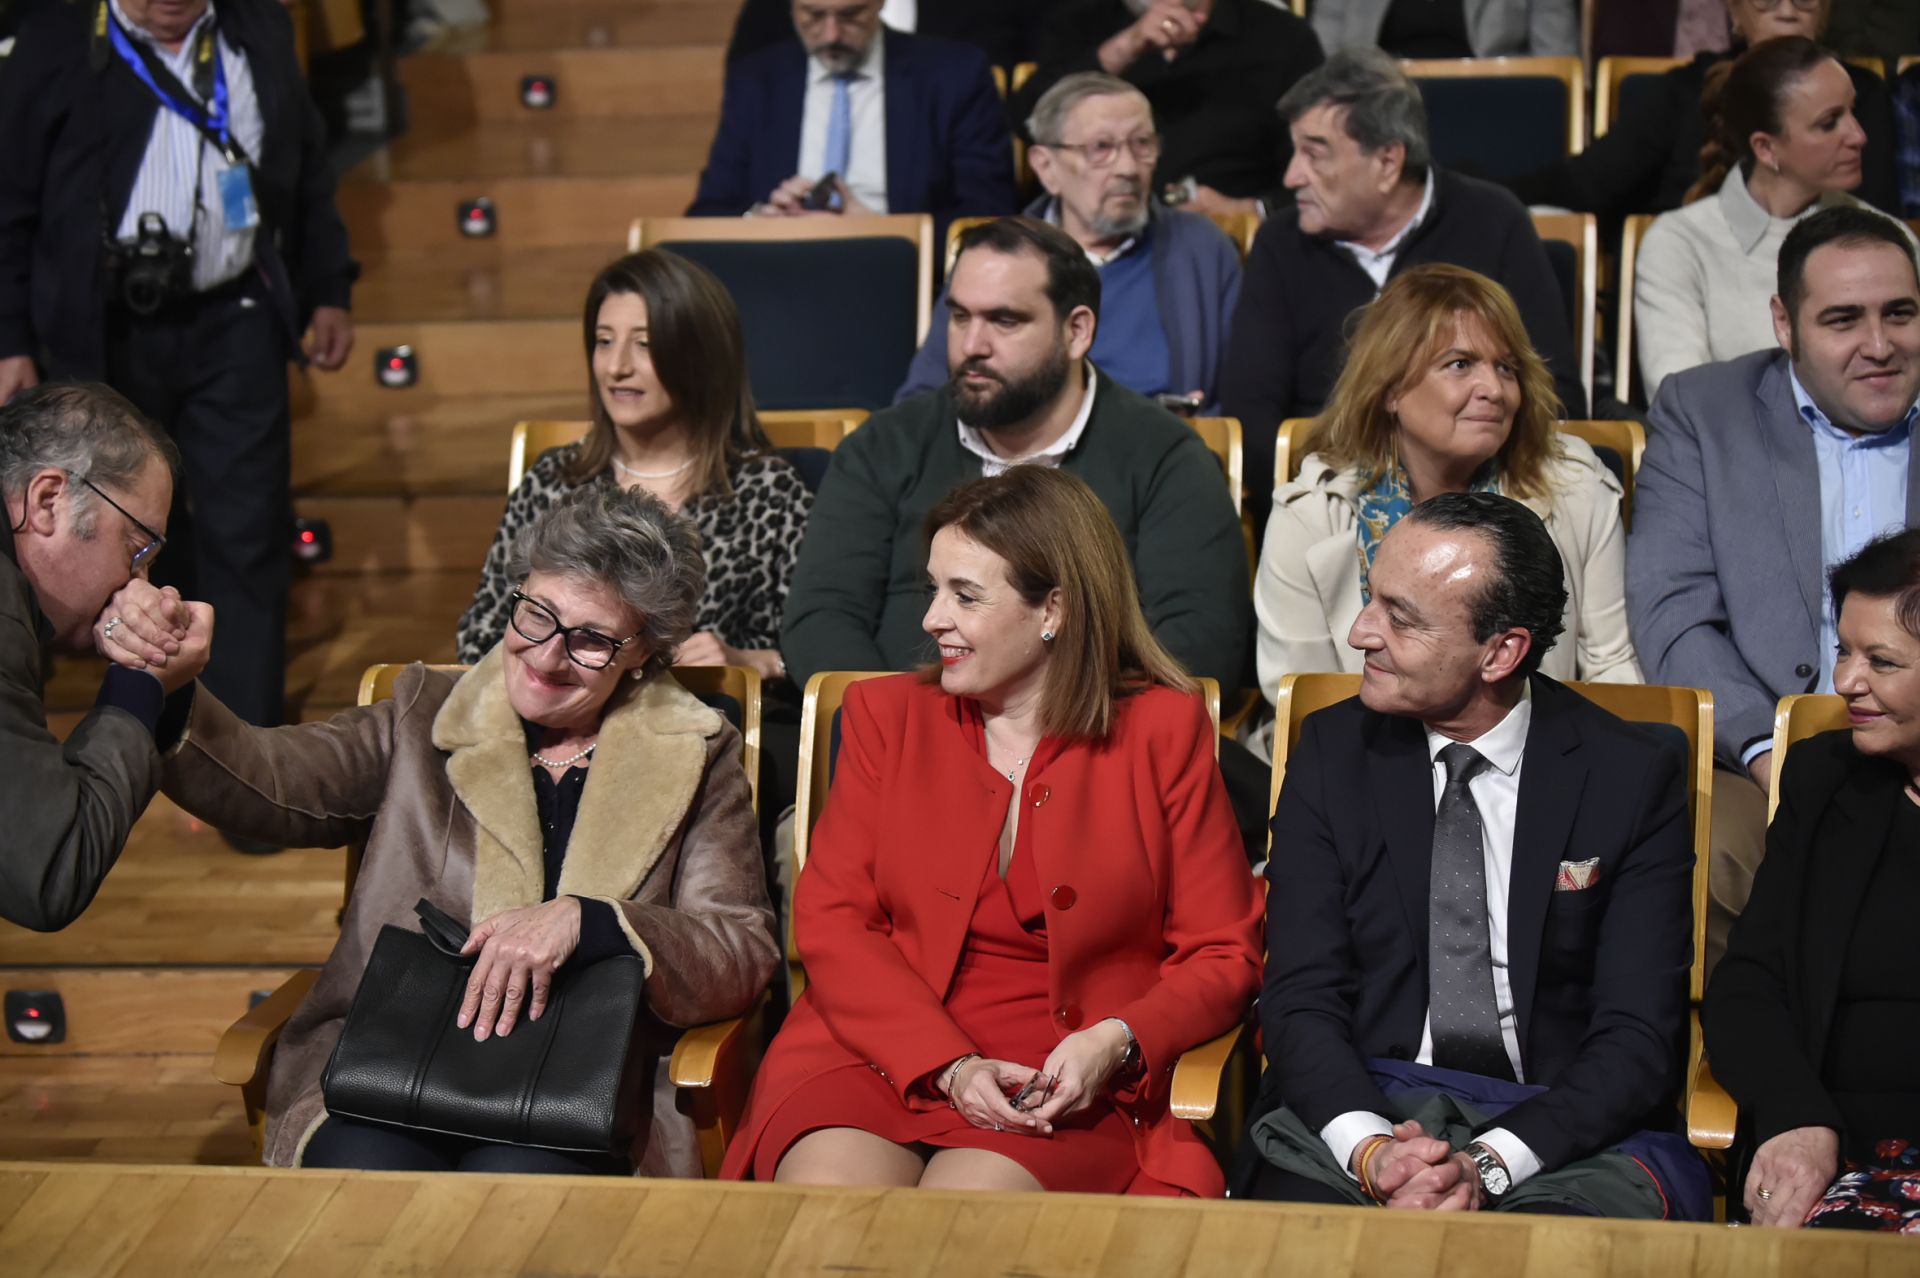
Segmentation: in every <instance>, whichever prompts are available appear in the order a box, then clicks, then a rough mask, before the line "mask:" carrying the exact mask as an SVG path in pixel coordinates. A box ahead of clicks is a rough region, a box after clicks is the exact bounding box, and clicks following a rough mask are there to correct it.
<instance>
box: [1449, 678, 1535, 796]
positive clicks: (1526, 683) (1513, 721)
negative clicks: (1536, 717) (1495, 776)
mask: <svg viewBox="0 0 1920 1278" xmlns="http://www.w3.org/2000/svg"><path fill="white" fill-rule="evenodd" d="M1532 685H1533V681H1532V680H1531V679H1525V680H1522V681H1521V684H1520V700H1518V701H1516V702H1514V703H1513V709H1511V710H1509V711H1507V717H1506V718H1504V719H1502V720H1500V722H1498V723H1496V724H1494V725H1493V726H1492V727H1491V728H1488V729H1487V730H1486V731H1485V732H1483V733H1481V734H1480V735H1479V736H1477V737H1475V738H1474V739H1473V740H1471V741H1468V742H1465V743H1457V742H1455V741H1454V739H1453V738H1452V737H1449V736H1446V735H1444V734H1442V733H1439V732H1435V731H1434V730H1433V729H1432V728H1428V729H1427V761H1428V762H1429V763H1431V762H1433V761H1434V760H1437V759H1438V758H1439V757H1440V752H1441V751H1442V750H1444V749H1446V748H1447V747H1448V746H1450V745H1455V744H1466V745H1470V746H1472V747H1473V748H1474V749H1475V750H1476V751H1478V752H1479V754H1480V755H1481V756H1482V757H1483V758H1485V759H1486V761H1487V764H1488V766H1490V767H1492V768H1493V769H1494V770H1495V771H1496V772H1500V773H1503V774H1505V775H1506V776H1512V775H1513V773H1514V770H1515V769H1516V768H1518V767H1519V766H1520V756H1521V755H1523V754H1525V753H1526V750H1527V729H1528V728H1530V727H1531V726H1532V725H1533V686H1532Z"/></svg>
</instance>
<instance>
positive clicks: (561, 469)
mask: <svg viewBox="0 0 1920 1278" xmlns="http://www.w3.org/2000/svg"><path fill="white" fill-rule="evenodd" d="M575 447H576V446H575V445H572V444H568V445H566V446H564V447H561V448H553V449H549V450H548V451H547V452H545V453H542V454H541V455H540V460H538V461H536V462H535V463H534V464H533V468H532V469H531V470H529V471H528V472H527V474H526V477H525V478H524V479H522V480H521V481H520V486H519V487H518V488H516V489H514V491H513V496H512V497H510V498H508V499H507V513H506V514H505V515H504V516H502V517H501V520H500V530H499V531H498V532H497V533H495V534H494V537H493V546H492V547H491V548H490V549H489V550H488V551H487V562H486V565H485V567H483V568H482V569H481V570H480V587H479V589H477V590H475V591H474V592H473V603H472V604H471V605H470V606H469V607H468V608H467V611H466V615H465V616H463V617H461V618H460V627H459V630H458V631H457V632H456V636H455V639H456V643H457V644H458V647H459V654H460V660H461V661H463V662H465V663H466V664H468V665H472V664H474V663H475V662H477V661H479V660H480V659H481V658H482V657H484V656H486V655H487V653H488V652H489V651H491V650H492V648H493V647H494V645H495V644H497V643H499V642H500V639H501V637H502V636H503V635H505V634H506V632H507V613H508V610H509V609H508V598H509V596H511V595H512V593H513V592H514V591H515V590H516V589H518V588H519V585H520V583H519V582H517V581H514V580H513V579H512V578H511V577H509V576H508V574H507V560H508V557H509V555H510V554H511V553H512V550H513V542H514V539H515V538H516V537H518V536H519V535H520V533H521V531H522V530H524V529H525V528H527V527H528V526H529V525H531V524H532V523H533V522H534V521H535V520H537V519H538V518H539V517H540V516H541V515H542V514H544V513H545V512H546V511H547V510H548V509H549V508H551V507H552V506H553V505H555V504H556V503H557V502H558V501H559V500H560V498H561V497H563V496H565V495H566V493H567V491H568V488H569V485H568V483H567V480H566V468H567V464H568V463H569V462H571V461H572V460H573V454H574V450H575ZM728 478H729V479H730V480H731V481H732V483H733V495H732V496H731V497H721V496H718V495H716V494H712V493H705V494H702V495H701V496H698V497H694V498H692V499H690V500H689V501H688V502H687V503H686V505H685V506H683V507H681V513H682V514H684V515H685V516H687V518H689V519H691V520H692V521H693V525H694V527H695V528H697V529H699V531H700V541H701V545H702V548H703V549H704V550H705V551H706V557H707V593H706V597H705V598H704V599H702V600H701V601H700V611H699V614H698V616H697V617H696V619H695V621H694V625H693V628H694V629H695V630H696V631H699V630H711V631H713V632H714V633H715V634H717V635H719V636H720V638H721V640H722V642H724V643H727V644H729V645H731V646H732V647H735V648H745V649H748V650H752V649H756V648H777V647H779V646H780V614H781V613H782V612H783V611H784V610H785V609H786V606H787V588H788V587H789V586H790V585H792V584H793V565H794V561H795V560H797V559H798V558H799V557H800V537H801V534H802V533H804V532H805V531H806V527H807V512H808V511H809V510H811V509H812V507H813V494H812V493H810V492H808V491H807V486H806V484H805V483H803V482H801V479H800V474H799V472H798V471H796V470H794V468H793V467H792V466H791V465H789V464H788V463H787V461H786V459H785V458H783V457H778V456H774V455H771V454H763V455H761V456H758V457H749V458H747V459H745V460H744V461H739V462H736V463H734V465H733V469H732V470H731V471H730V472H729V473H728ZM587 482H588V483H593V484H611V483H613V482H614V481H613V470H612V468H611V467H608V468H607V469H606V470H603V471H602V472H601V473H600V474H599V475H596V476H595V477H594V478H592V479H590V480H588V481H587Z"/></svg>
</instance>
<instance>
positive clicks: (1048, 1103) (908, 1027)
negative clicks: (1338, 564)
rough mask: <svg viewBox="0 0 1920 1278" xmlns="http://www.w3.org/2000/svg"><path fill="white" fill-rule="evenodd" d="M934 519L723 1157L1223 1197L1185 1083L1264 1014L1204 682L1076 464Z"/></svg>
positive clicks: (820, 1170)
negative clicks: (906, 649) (780, 1003)
mask: <svg viewBox="0 0 1920 1278" xmlns="http://www.w3.org/2000/svg"><path fill="white" fill-rule="evenodd" d="M927 528H928V532H929V534H930V539H931V553H930V554H929V557H928V563H927V568H928V575H929V578H930V579H931V580H930V587H931V591H932V602H931V603H930V604H929V606H928V608H927V615H926V621H925V623H924V624H925V628H926V631H927V633H928V635H930V636H931V637H932V639H933V641H934V643H935V644H937V645H938V651H939V656H940V664H939V666H938V667H932V668H929V670H928V671H925V672H923V673H921V674H918V675H897V676H894V677H892V678H887V679H875V680H869V681H866V682H863V683H859V684H856V685H854V686H853V687H852V688H850V689H849V690H848V694H847V700H846V704H845V707H844V710H843V713H842V720H841V722H842V742H841V746H840V752H839V758H838V762H837V765H836V768H835V772H834V780H833V790H832V796H831V798H830V800H829V802H828V804H827V807H826V810H825V812H824V813H823V814H822V816H821V818H820V822H819V825H818V826H817V827H816V828H815V830H814V833H813V850H812V853H811V855H809V857H808V859H807V864H806V869H805V871H804V872H803V873H802V874H801V876H800V881H799V885H798V888H797V890H796V896H795V902H794V928H795V935H796V937H797V939H798V944H799V948H800V955H801V958H802V959H803V960H804V961H805V963H806V968H807V977H808V985H807V990H806V993H805V994H804V995H803V996H802V997H801V999H800V1000H799V1002H798V1003H797V1004H795V1006H794V1009H793V1012H792V1014H791V1015H789V1016H788V1018H787V1021H786V1025H785V1026H784V1027H783V1028H782V1029H781V1031H780V1034H779V1035H778V1037H776V1038H775V1040H774V1042H773V1046H772V1047H771V1049H770V1050H769V1051H768V1054H767V1058H766V1061H765V1063H764V1064H763V1065H762V1066H761V1069H760V1073H759V1076H758V1078H757V1079H756V1080H755V1082H754V1089H753V1095H752V1097H751V1098H750V1100H749V1102H748V1106H747V1113H746V1116H745V1118H744V1119H743V1120H742V1123H741V1129H740V1132H739V1133H738V1135H737V1136H736V1137H735V1139H734V1141H733V1143H732V1145H731V1147H730V1148H729V1149H728V1151H727V1161H726V1167H725V1170H724V1174H726V1175H728V1176H732V1177H738V1178H746V1177H752V1178H755V1179H759V1180H780V1181H787V1182H792V1183H809V1184H863V1185H873V1184H881V1185H925V1186H929V1187H934V1186H938V1187H941V1188H949V1189H953V1188H978V1189H1029V1190H1030V1189H1060V1190H1079V1191H1094V1192H1098V1191H1108V1192H1121V1191H1130V1192H1143V1193H1171V1194H1196V1195H1218V1194H1220V1193H1221V1192H1222V1191H1223V1189H1224V1182H1223V1180H1222V1177H1221V1174H1220V1170H1219V1167H1218V1166H1217V1164H1216V1163H1215V1161H1214V1159H1213V1157H1212V1155H1211V1154H1210V1153H1209V1152H1208V1151H1207V1148H1206V1146H1205V1145H1203V1144H1202V1143H1201V1141H1200V1140H1199V1138H1198V1137H1197V1136H1196V1135H1195V1134H1194V1132H1193V1131H1192V1129H1191V1127H1190V1126H1189V1125H1188V1124H1187V1123H1186V1122H1184V1121H1180V1120H1176V1119H1174V1118H1173V1117H1172V1115H1171V1114H1170V1113H1169V1112H1168V1109H1167V1090H1168V1084H1169V1080H1170V1079H1171V1077H1172V1074H1173V1066H1174V1062H1175V1061H1176V1060H1177V1059H1178V1057H1179V1055H1180V1053H1181V1052H1183V1051H1185V1050H1186V1049H1188V1048H1190V1047H1193V1046H1195V1045H1196V1044H1199V1043H1202V1042H1204V1041H1206V1040H1207V1039H1209V1038H1211V1037H1213V1036H1215V1035H1217V1034H1220V1033H1223V1032H1224V1031H1226V1030H1227V1029H1228V1028H1229V1027H1230V1026H1232V1025H1234V1024H1235V1023H1236V1022H1238V1021H1239V1020H1240V1019H1241V1018H1242V1017H1243V1016H1244V1015H1245V1013H1246V1009H1247V1006H1248V1004H1249V1003H1250V1001H1251V1000H1252V998H1253V995H1254V991H1255V990H1256V988H1257V987H1258V984H1259V979H1260V941H1259V928H1260V915H1261V910H1260V902H1259V898H1258V896H1257V894H1256V893H1255V891H1254V882H1253V877H1252V875H1251V874H1250V873H1249V872H1248V869H1247V863H1246V857H1245V854H1244V852H1243V850H1242V845H1241V842H1240V838H1239V835H1238V833H1237V831H1236V829H1235V826H1234V820H1233V813H1232V810H1231V809H1230V808H1229V806H1228V803H1227V794H1226V790H1225V788H1224V786H1223V785H1222V783H1221V780H1220V773H1219V769H1218V768H1217V767H1216V765H1215V763H1214V747H1213V730H1212V727H1211V724H1210V722H1209V720H1208V717H1207V711H1206V708H1205V706H1204V704H1203V703H1202V701H1201V698H1200V695H1199V693H1198V692H1197V690H1196V689H1195V686H1194V683H1193V680H1191V679H1189V678H1188V677H1187V676H1186V675H1185V674H1184V673H1183V672H1182V671H1181V670H1180V668H1179V666H1178V665H1176V664H1175V662H1174V661H1173V659H1172V658H1171V657H1169V656H1168V655H1167V654H1166V652H1165V651H1164V650H1163V649H1162V648H1161V647H1160V645H1159V644H1158V643H1156V642H1155V641H1154V638H1153V635H1152V633H1151V632H1150V631H1149V630H1148V629H1147V623H1146V619H1145V618H1144V617H1143V616H1142V615H1141V612H1140V606H1139V603H1138V601H1137V599H1136V597H1135V587H1134V584H1133V577H1132V572H1131V570H1130V568H1129V566H1128V560H1127V555H1126V549H1125V547H1124V546H1123V544H1122V542H1121V540H1120V535H1119V533H1118V532H1117V531H1116V530H1115V528H1114V526H1113V522H1112V520H1111V519H1110V518H1109V516H1108V515H1107V512H1106V509H1105V507H1104V506H1102V505H1101V503H1100V500H1099V498H1098V497H1096V496H1095V495H1094V493H1093V490H1092V489H1090V488H1088V487H1087V485H1086V484H1085V483H1083V482H1082V481H1081V480H1079V479H1077V478H1075V477H1074V476H1072V475H1070V474H1067V473H1066V472H1064V471H1055V470H1047V469H1043V468H1041V467H1037V466H1016V467H1014V468H1013V469H1012V470H1009V471H1007V472H1006V473H1005V474H1003V475H1000V476H997V477H994V478H991V479H981V480H976V481H974V482H972V483H970V484H967V485H964V486H963V487H961V488H959V489H957V490H955V492H954V493H953V494H952V495H951V496H949V497H948V498H947V499H946V500H945V501H944V502H942V503H941V504H940V506H938V507H937V508H936V509H935V510H934V511H933V513H932V514H931V516H929V518H928V520H927Z"/></svg>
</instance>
